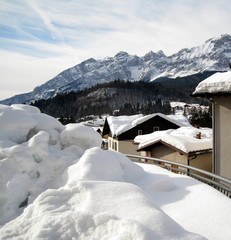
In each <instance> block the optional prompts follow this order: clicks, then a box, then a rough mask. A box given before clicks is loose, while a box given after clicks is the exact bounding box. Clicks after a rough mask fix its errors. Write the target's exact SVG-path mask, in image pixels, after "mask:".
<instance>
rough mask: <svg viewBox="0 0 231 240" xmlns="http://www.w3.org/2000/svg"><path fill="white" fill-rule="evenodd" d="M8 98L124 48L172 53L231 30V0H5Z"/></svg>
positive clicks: (2, 89)
mask: <svg viewBox="0 0 231 240" xmlns="http://www.w3.org/2000/svg"><path fill="white" fill-rule="evenodd" d="M0 6H1V8H0V76H1V77H0V100H2V99H6V98H8V97H11V96H13V95H16V94H20V93H25V92H29V91H32V90H33V89H34V88H35V87H36V86H38V85H41V84H43V83H45V82H47V81H48V80H50V79H52V78H53V77H55V76H56V75H57V74H59V73H60V72H62V71H63V70H65V69H67V68H70V67H73V66H74V65H77V64H79V63H80V62H82V61H84V60H86V59H88V58H91V57H93V58H95V59H103V58H105V57H107V56H109V57H112V56H114V55H115V54H116V53H118V52H119V51H126V52H128V53H129V54H132V55H138V56H144V55H145V54H146V53H148V52H149V51H151V50H152V51H154V52H156V51H159V50H162V51H164V53H165V54H166V55H171V54H173V53H176V52H177V51H179V50H180V49H182V48H191V47H193V46H197V45H200V44H202V43H204V42H205V41H206V40H208V39H209V38H212V37H218V36H220V35H221V34H231V28H230V24H229V23H230V22H231V14H230V12H231V4H230V2H229V1H228V0H126V1H124V0H116V1H115V0H49V1H47V0H11V1H9V0H0Z"/></svg>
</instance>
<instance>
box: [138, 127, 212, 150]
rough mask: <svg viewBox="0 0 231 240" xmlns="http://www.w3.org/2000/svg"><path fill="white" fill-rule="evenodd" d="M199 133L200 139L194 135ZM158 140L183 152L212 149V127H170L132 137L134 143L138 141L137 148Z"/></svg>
mask: <svg viewBox="0 0 231 240" xmlns="http://www.w3.org/2000/svg"><path fill="white" fill-rule="evenodd" d="M199 133H200V134H201V139H197V138H196V135H197V134H199ZM159 141H162V142H165V143H167V144H169V145H171V146H173V147H175V148H177V149H179V150H181V151H183V152H185V153H189V152H195V151H203V150H211V149H212V129H210V128H200V129H198V128H194V127H192V126H191V127H181V128H178V129H175V130H173V129H170V130H166V131H157V132H153V133H151V134H146V135H139V136H137V137H136V138H135V139H134V142H135V143H139V147H138V149H142V148H144V147H146V146H149V145H151V144H154V143H157V142H159Z"/></svg>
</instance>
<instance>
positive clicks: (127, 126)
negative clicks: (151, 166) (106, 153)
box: [102, 113, 189, 155]
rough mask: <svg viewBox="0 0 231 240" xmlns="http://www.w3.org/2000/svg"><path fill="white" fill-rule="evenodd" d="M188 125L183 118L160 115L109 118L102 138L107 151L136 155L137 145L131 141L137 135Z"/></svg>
mask: <svg viewBox="0 0 231 240" xmlns="http://www.w3.org/2000/svg"><path fill="white" fill-rule="evenodd" d="M188 124H189V123H188V121H187V120H186V119H185V118H184V117H183V118H182V117H181V118H179V116H178V118H177V116H171V115H168V116H166V115H164V114H161V113H155V114H150V115H146V116H143V115H142V114H139V115H133V116H109V117H108V118H107V119H106V121H105V124H104V128H103V133H102V136H103V138H107V139H108V149H109V150H115V151H118V152H122V153H127V154H136V155H137V151H136V150H137V145H136V144H134V141H133V140H134V138H135V137H136V136H137V135H142V134H148V133H152V132H155V131H160V130H166V129H176V128H179V127H181V126H185V125H188Z"/></svg>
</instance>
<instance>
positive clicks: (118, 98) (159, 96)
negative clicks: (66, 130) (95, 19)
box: [32, 80, 196, 122]
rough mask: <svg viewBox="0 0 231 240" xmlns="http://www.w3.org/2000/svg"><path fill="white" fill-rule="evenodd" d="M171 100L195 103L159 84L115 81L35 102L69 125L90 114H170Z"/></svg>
mask: <svg viewBox="0 0 231 240" xmlns="http://www.w3.org/2000/svg"><path fill="white" fill-rule="evenodd" d="M170 101H185V102H192V101H196V99H193V98H190V97H189V95H187V94H184V92H182V91H181V90H177V89H176V88H167V87H165V86H162V85H160V84H157V83H146V82H140V81H139V82H128V81H126V82H125V81H121V80H116V81H114V82H110V83H105V84H100V85H97V86H95V87H92V88H89V89H86V90H84V91H79V92H70V93H66V94H62V95H61V94H59V95H56V96H55V97H53V98H50V99H47V100H39V101H35V102H34V103H33V104H32V105H34V106H37V107H39V108H40V110H41V111H42V112H44V113H47V114H49V115H51V116H53V117H56V118H68V119H69V122H73V121H76V120H78V119H80V118H85V117H87V116H89V115H102V114H113V112H114V111H115V110H119V113H120V114H128V115H130V114H137V113H143V114H149V113H153V112H162V113H170V112H171V109H170V104H169V103H170Z"/></svg>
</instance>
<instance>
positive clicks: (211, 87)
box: [193, 71, 231, 94]
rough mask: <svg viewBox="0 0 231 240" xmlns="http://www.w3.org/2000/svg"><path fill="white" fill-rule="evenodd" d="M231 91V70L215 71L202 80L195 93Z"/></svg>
mask: <svg viewBox="0 0 231 240" xmlns="http://www.w3.org/2000/svg"><path fill="white" fill-rule="evenodd" d="M225 92H231V71H228V72H223V73H215V74H213V75H212V76H210V77H208V78H206V79H205V80H204V81H202V82H200V83H199V84H198V86H197V87H196V89H195V91H194V93H193V94H203V93H213V94H215V93H225Z"/></svg>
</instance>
